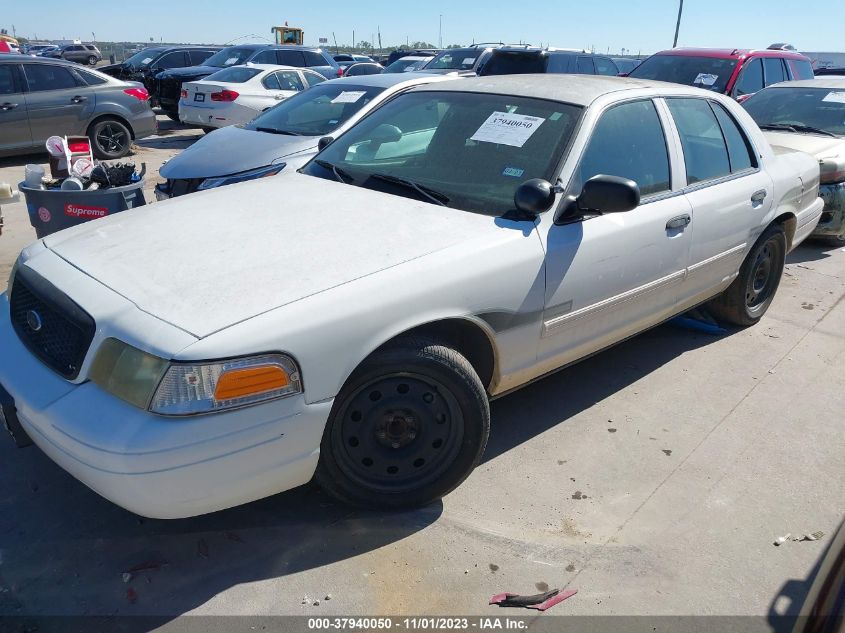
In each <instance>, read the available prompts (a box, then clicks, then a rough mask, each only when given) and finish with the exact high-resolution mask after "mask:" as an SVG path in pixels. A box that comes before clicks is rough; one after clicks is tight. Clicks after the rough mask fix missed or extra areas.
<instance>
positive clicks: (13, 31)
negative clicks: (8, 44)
mask: <svg viewBox="0 0 845 633" xmlns="http://www.w3.org/2000/svg"><path fill="white" fill-rule="evenodd" d="M12 37H14V38H15V39H18V32H17V31H16V30H15V25H14V24H13V25H12Z"/></svg>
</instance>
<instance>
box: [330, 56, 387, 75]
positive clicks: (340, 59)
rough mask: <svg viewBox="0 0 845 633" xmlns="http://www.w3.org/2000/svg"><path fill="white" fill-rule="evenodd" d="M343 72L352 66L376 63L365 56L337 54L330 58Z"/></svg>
mask: <svg viewBox="0 0 845 633" xmlns="http://www.w3.org/2000/svg"><path fill="white" fill-rule="evenodd" d="M332 59H334V60H335V61H336V62H337V65H338V66H340V67H341V68H342V69H343V70H344V71H345V70H346V69H347V68H349V67H350V66H352V64H361V63H364V64H374V63H376V62H375V60H374V59H373V58H372V57H367V56H366V55H353V54H351V53H339V54H337V55H334V56H333V57H332Z"/></svg>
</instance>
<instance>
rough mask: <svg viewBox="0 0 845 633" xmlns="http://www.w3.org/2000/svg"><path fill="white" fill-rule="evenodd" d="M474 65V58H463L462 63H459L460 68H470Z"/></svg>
mask: <svg viewBox="0 0 845 633" xmlns="http://www.w3.org/2000/svg"><path fill="white" fill-rule="evenodd" d="M474 63H475V57H464V61H463V62H461V65H462V66H472V65H473V64H474Z"/></svg>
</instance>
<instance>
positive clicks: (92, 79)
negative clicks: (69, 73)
mask: <svg viewBox="0 0 845 633" xmlns="http://www.w3.org/2000/svg"><path fill="white" fill-rule="evenodd" d="M73 71H74V72H75V73H76V74H77V75H79V77H81V78H82V81H83V82H85V83H86V84H88V85H89V86H99V85H100V84H104V83H106V82H107V81H108V79H106V78H105V77H100V76H99V75H95V74H94V73H89V72H88V71H87V70H83V69H81V68H74V69H73Z"/></svg>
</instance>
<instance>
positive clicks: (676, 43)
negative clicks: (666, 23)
mask: <svg viewBox="0 0 845 633" xmlns="http://www.w3.org/2000/svg"><path fill="white" fill-rule="evenodd" d="M683 12H684V0H681V4H680V6H679V7H678V23H677V24H675V41H674V42H673V43H672V48H675V47H676V46H677V45H678V31H680V30H681V14H682V13H683Z"/></svg>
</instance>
